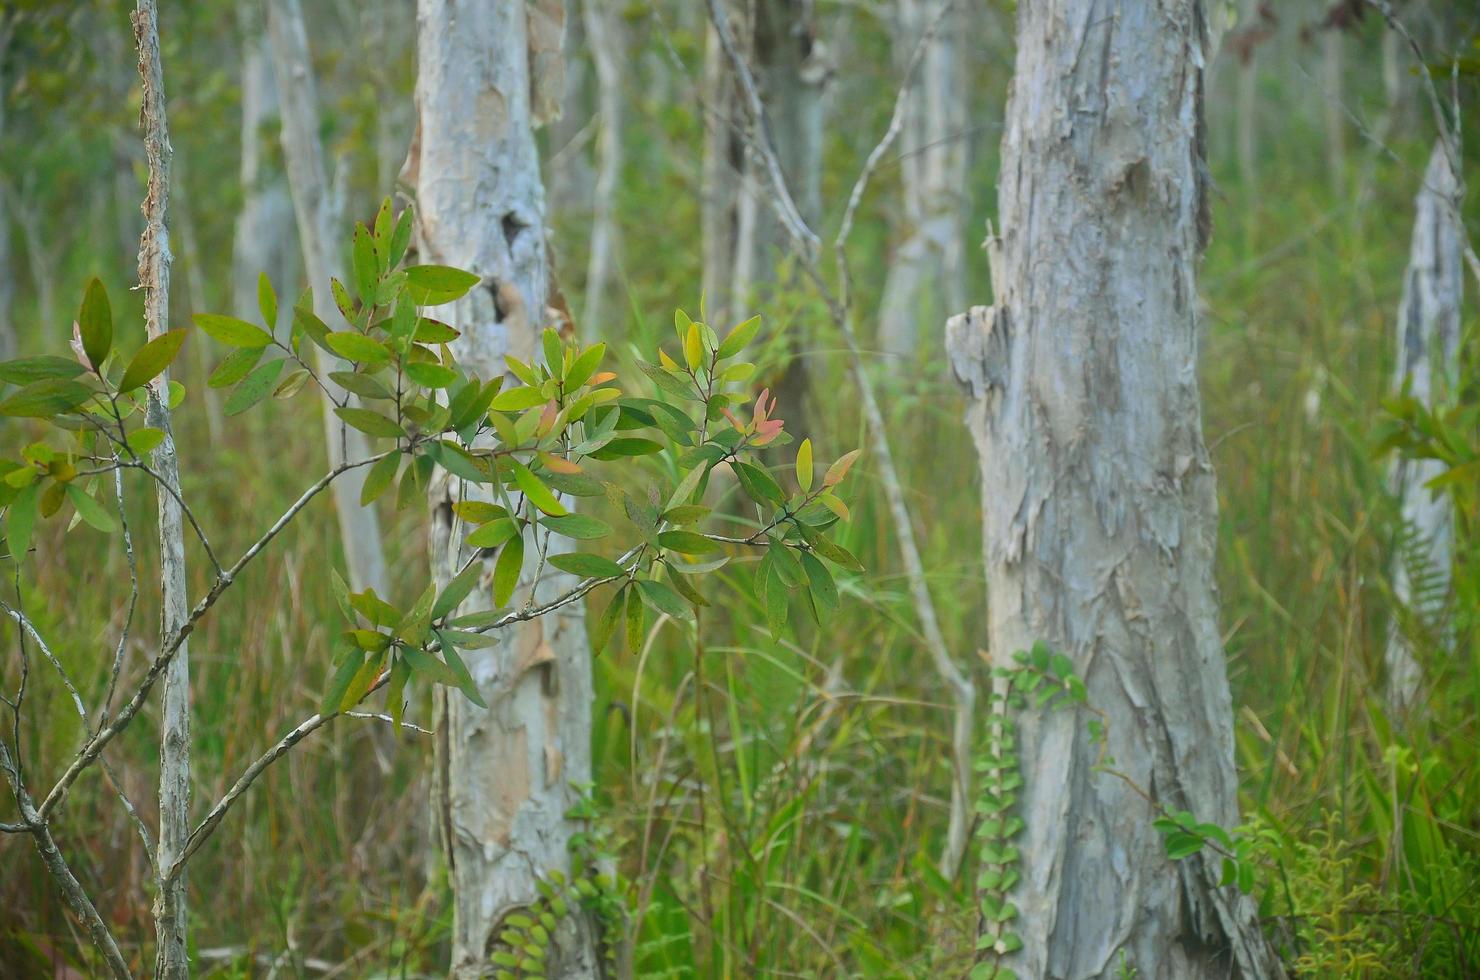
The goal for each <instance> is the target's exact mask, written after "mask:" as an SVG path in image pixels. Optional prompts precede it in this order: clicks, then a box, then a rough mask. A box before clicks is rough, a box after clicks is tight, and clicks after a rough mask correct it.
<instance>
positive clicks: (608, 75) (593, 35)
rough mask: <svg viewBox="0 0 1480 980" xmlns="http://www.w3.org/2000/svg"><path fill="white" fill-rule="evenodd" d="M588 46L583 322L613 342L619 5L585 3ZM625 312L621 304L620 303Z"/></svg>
mask: <svg viewBox="0 0 1480 980" xmlns="http://www.w3.org/2000/svg"><path fill="white" fill-rule="evenodd" d="M581 12H582V14H583V15H584V21H585V27H586V44H587V46H588V47H589V48H590V51H591V61H592V64H593V66H594V67H595V69H596V113H597V122H598V125H599V127H600V128H599V129H598V131H597V135H596V186H595V190H594V195H593V199H592V204H591V243H590V248H591V254H590V257H589V260H588V262H587V265H586V302H585V308H584V309H583V310H582V311H581V319H582V320H583V322H584V323H585V325H586V328H587V331H588V335H589V334H590V332H593V331H594V332H595V334H596V335H597V336H601V337H610V336H613V334H614V332H613V330H612V329H611V324H609V323H607V322H606V321H607V318H608V317H610V316H611V315H612V314H611V313H610V312H609V311H610V310H611V308H612V307H611V306H610V305H609V303H610V300H611V299H612V296H613V293H614V291H615V289H616V286H617V282H616V274H617V263H618V262H619V261H620V256H621V239H620V231H619V229H618V227H617V187H618V184H619V183H620V182H621V179H622V82H623V78H622V75H623V72H622V64H623V62H624V60H625V59H626V57H627V53H626V52H627V44H626V31H625V29H624V27H623V25H622V14H621V11H620V10H619V9H618V8H617V3H616V0H582V3H581ZM616 308H618V309H620V308H621V304H620V303H617V304H616Z"/></svg>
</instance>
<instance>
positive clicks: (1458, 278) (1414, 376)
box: [1385, 141, 1464, 714]
mask: <svg viewBox="0 0 1480 980" xmlns="http://www.w3.org/2000/svg"><path fill="white" fill-rule="evenodd" d="M1463 193H1464V189H1463V186H1462V184H1461V183H1460V181H1459V179H1458V178H1457V176H1456V175H1455V173H1454V170H1453V169H1452V167H1451V165H1450V157H1449V153H1448V152H1447V151H1446V149H1445V146H1444V144H1443V142H1442V141H1440V142H1438V143H1436V144H1435V146H1434V150H1433V153H1432V154H1431V155H1430V157H1429V165H1428V168H1427V169H1426V170H1425V171H1424V178H1423V187H1422V188H1421V189H1420V190H1419V192H1418V197H1417V199H1416V201H1415V202H1414V212H1415V213H1414V219H1413V243H1412V246H1411V249H1410V252H1409V258H1408V269H1407V271H1406V272H1405V273H1404V276H1403V299H1402V303H1401V305H1400V306H1399V307H1398V319H1397V335H1396V340H1397V362H1396V366H1395V370H1394V372H1393V387H1394V389H1395V390H1397V391H1402V390H1403V389H1405V388H1406V389H1407V390H1408V393H1409V394H1410V395H1411V396H1412V397H1414V398H1416V399H1417V400H1418V401H1420V402H1422V403H1423V404H1424V405H1426V406H1429V407H1430V408H1436V407H1438V406H1440V405H1442V404H1443V403H1444V401H1445V400H1446V398H1447V397H1448V396H1449V395H1451V394H1452V393H1453V392H1454V391H1455V390H1456V386H1457V385H1458V384H1459V341H1460V309H1461V304H1462V302H1463V299H1464V265H1463V256H1462V244H1461V243H1462V242H1463V234H1464V232H1463V229H1461V228H1460V227H1459V226H1458V224H1457V218H1456V216H1457V215H1458V214H1459V204H1460V200H1461V197H1462V195H1463ZM1443 472H1444V464H1443V463H1441V462H1439V461H1438V460H1431V459H1424V460H1404V459H1399V460H1398V461H1397V462H1396V463H1395V464H1394V466H1393V470H1392V474H1391V480H1392V487H1393V490H1394V493H1395V494H1396V495H1397V498H1398V505H1399V509H1400V513H1401V515H1402V521H1403V528H1402V537H1401V540H1402V541H1403V542H1404V545H1403V547H1401V548H1399V550H1398V554H1397V556H1396V557H1395V560H1394V562H1393V592H1394V594H1395V595H1396V596H1397V599H1398V601H1399V603H1401V604H1402V605H1403V606H1404V607H1406V608H1407V610H1408V612H1409V614H1410V615H1411V616H1412V618H1413V620H1414V622H1415V624H1416V626H1417V627H1418V628H1419V629H1420V630H1423V631H1426V632H1430V633H1433V634H1435V635H1438V636H1442V635H1444V633H1445V626H1446V624H1445V618H1446V616H1447V612H1448V598H1449V581H1450V563H1451V560H1452V556H1453V550H1454V511H1453V505H1452V503H1451V501H1450V498H1449V495H1448V494H1447V493H1445V492H1444V491H1443V490H1438V491H1434V490H1430V489H1429V488H1428V487H1427V486H1425V484H1427V483H1428V482H1429V481H1430V480H1432V479H1434V478H1435V477H1437V476H1439V475H1440V474H1441V473H1443ZM1385 659H1386V662H1387V670H1388V677H1387V698H1388V704H1389V706H1390V707H1391V708H1392V709H1393V710H1394V711H1395V712H1397V713H1399V714H1406V713H1407V712H1408V711H1409V710H1410V709H1412V708H1413V707H1414V706H1415V704H1416V703H1417V702H1418V700H1419V696H1420V694H1421V691H1422V687H1423V668H1422V667H1421V665H1420V664H1419V662H1418V660H1417V659H1416V658H1415V656H1414V653H1413V644H1412V642H1411V641H1410V639H1409V636H1408V633H1407V632H1406V631H1405V630H1404V628H1403V624H1401V623H1400V622H1399V621H1397V620H1396V619H1395V620H1394V621H1393V622H1392V624H1391V625H1390V626H1389V627H1388V641H1387V650H1386V654H1385Z"/></svg>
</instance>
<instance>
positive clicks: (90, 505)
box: [67, 483, 118, 534]
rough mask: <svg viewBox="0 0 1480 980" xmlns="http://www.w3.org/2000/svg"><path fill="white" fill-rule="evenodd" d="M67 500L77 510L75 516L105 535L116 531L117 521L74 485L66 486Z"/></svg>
mask: <svg viewBox="0 0 1480 980" xmlns="http://www.w3.org/2000/svg"><path fill="white" fill-rule="evenodd" d="M67 499H68V500H70V501H72V506H73V507H75V508H76V509H77V516H79V517H81V518H82V519H83V520H84V521H86V522H87V523H89V524H91V525H92V526H93V527H95V528H97V529H98V530H99V531H102V532H103V533H105V534H112V533H113V532H114V531H116V530H118V521H117V520H116V519H115V518H114V516H113V515H112V514H110V513H108V511H107V509H106V508H104V507H103V505H102V504H100V503H98V502H97V501H96V500H94V499H93V498H91V497H89V496H88V495H87V494H86V493H84V492H83V490H82V488H81V487H79V486H78V485H77V484H75V483H68V484H67Z"/></svg>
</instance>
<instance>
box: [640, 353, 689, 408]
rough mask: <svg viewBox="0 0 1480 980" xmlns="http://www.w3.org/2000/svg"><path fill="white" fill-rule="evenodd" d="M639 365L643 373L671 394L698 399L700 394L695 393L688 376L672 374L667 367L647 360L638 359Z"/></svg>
mask: <svg viewBox="0 0 1480 980" xmlns="http://www.w3.org/2000/svg"><path fill="white" fill-rule="evenodd" d="M637 366H638V368H640V369H641V370H642V373H643V374H645V375H647V376H648V377H649V378H651V379H652V380H653V383H654V384H656V385H657V386H658V387H659V388H662V389H663V390H664V391H666V392H668V393H669V394H670V395H676V396H677V397H679V398H686V399H689V400H690V401H692V400H695V399H697V397H698V396H697V395H696V394H695V393H694V387H693V383H692V382H691V381H689V380H688V379H687V378H682V377H679V376H678V375H675V374H670V373H669V372H668V370H667V368H664V367H662V366H661V365H658V364H649V363H648V362H647V361H638V362H637Z"/></svg>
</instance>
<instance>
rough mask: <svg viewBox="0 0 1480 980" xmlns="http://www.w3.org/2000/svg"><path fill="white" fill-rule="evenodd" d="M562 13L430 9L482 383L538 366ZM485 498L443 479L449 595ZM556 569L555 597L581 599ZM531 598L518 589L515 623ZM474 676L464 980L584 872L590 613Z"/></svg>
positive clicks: (476, 667) (558, 947) (556, 621)
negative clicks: (540, 109) (571, 875)
mask: <svg viewBox="0 0 1480 980" xmlns="http://www.w3.org/2000/svg"><path fill="white" fill-rule="evenodd" d="M554 10H558V4H546V5H545V7H544V9H541V8H539V7H529V6H526V4H525V3H523V2H513V3H497V4H489V3H482V2H479V0H420V2H419V4H418V14H417V51H418V70H417V81H416V111H417V119H418V122H417V134H418V135H417V138H416V139H415V140H414V141H413V151H412V155H411V157H410V159H408V161H407V171H406V173H405V175H404V176H405V177H406V179H407V182H408V183H409V184H411V185H412V186H413V187H415V189H416V201H417V218H418V249H419V254H420V258H421V261H423V262H429V263H439V264H446V265H452V266H456V267H458V268H462V269H467V270H470V271H472V272H474V273H477V274H478V275H480V276H481V277H482V279H483V282H482V285H480V286H478V287H476V288H475V289H474V290H473V291H472V292H471V293H469V294H468V295H467V296H466V297H464V298H463V299H461V300H459V301H458V302H457V303H456V304H453V305H452V306H451V307H449V308H448V309H447V310H445V311H444V312H443V316H445V318H446V319H447V321H448V322H449V323H451V324H452V325H453V326H454V327H455V328H457V329H458V330H460V331H462V336H461V337H460V338H459V339H458V341H457V342H456V345H455V346H456V348H457V355H458V359H459V361H460V362H461V363H462V364H463V365H464V366H465V367H466V368H467V369H468V370H469V371H470V372H473V373H477V374H479V375H481V376H482V377H484V378H489V377H493V376H495V375H498V374H502V373H503V372H504V369H505V368H504V356H505V355H513V356H516V357H519V358H521V359H525V360H529V359H532V358H534V357H535V356H537V355H536V351H537V350H538V349H539V347H540V345H539V343H538V341H537V335H538V332H539V328H540V326H541V324H542V322H543V316H542V314H543V311H544V309H545V300H546V295H547V291H548V288H549V287H548V282H549V270H548V268H547V266H546V262H547V251H546V243H545V195H544V187H543V186H542V185H541V183H540V167H539V156H538V150H537V149H536V146H535V138H534V128H535V126H536V125H537V124H538V123H539V121H540V118H539V116H538V115H537V114H536V112H535V107H536V106H540V105H546V106H548V105H549V104H550V102H551V97H550V93H549V92H548V86H549V85H550V84H551V83H552V82H553V81H555V80H556V79H554V78H553V77H552V76H553V72H552V70H551V69H549V68H548V66H549V57H550V52H551V48H550V40H551V39H550V36H549V34H550V30H551V18H552V17H553V11H554ZM540 17H543V18H544V20H543V23H537V22H536V18H540ZM555 41H556V44H558V36H557V37H556V39H555ZM555 50H556V52H557V53H558V47H557V48H556V49H555ZM539 66H546V70H543V71H542V70H541V68H540V67H539ZM474 489H475V488H473V487H471V486H463V485H461V483H460V481H458V480H456V479H453V478H449V477H448V476H447V475H446V474H442V475H440V476H439V478H438V480H437V481H436V483H435V484H434V493H433V526H432V542H431V553H432V563H433V573H434V575H435V576H436V577H437V578H438V580H439V581H442V582H445V581H447V580H448V579H449V578H450V576H451V575H452V573H453V572H455V571H456V570H457V569H458V568H460V567H461V564H462V563H463V562H464V561H465V560H466V558H467V557H468V552H467V550H466V549H465V548H464V546H463V544H462V541H463V538H464V536H465V535H464V530H465V529H464V528H463V527H462V526H461V523H460V522H459V521H457V520H456V519H455V517H454V515H453V513H452V508H451V502H452V501H453V500H454V499H459V498H460V497H461V495H463V494H470V493H472V492H473V491H474ZM530 553H531V554H532V553H533V551H532V549H531V551H530ZM533 564H534V563H533V562H528V563H526V570H527V571H529V570H532V569H531V568H530V566H532V565H533ZM550 571H551V570H550V569H549V568H547V569H546V570H545V574H544V576H543V578H542V579H541V582H540V585H539V590H538V591H539V596H540V598H541V599H544V598H547V597H553V596H554V595H556V594H557V593H558V592H560V591H563V590H565V589H567V588H569V587H570V586H571V585H572V584H573V580H572V579H571V578H570V577H569V576H566V575H563V574H557V575H551V574H550ZM529 587H530V586H529V582H528V581H527V580H526V581H525V582H523V583H521V585H520V587H519V589H518V591H516V593H515V596H514V600H513V601H514V604H515V606H516V607H517V606H520V605H522V604H523V603H524V602H525V601H526V599H527V597H528V593H529ZM474 594H475V597H476V596H480V595H481V596H482V597H483V598H482V599H481V600H479V599H477V598H475V599H472V600H470V605H472V604H476V603H478V602H479V601H481V602H482V603H483V604H485V605H486V604H487V602H488V599H487V595H488V592H487V589H486V588H485V589H480V590H477V591H475V593H474ZM467 664H468V668H469V670H470V672H471V673H472V675H473V678H474V680H475V682H476V683H477V685H478V688H479V690H480V691H481V692H482V693H483V697H484V700H485V701H486V702H487V703H488V705H489V708H488V709H487V710H485V709H482V708H478V707H477V706H475V705H473V704H472V703H471V702H469V701H468V700H467V699H466V698H464V697H462V696H461V695H459V694H456V693H455V692H454V693H453V694H451V695H450V696H443V695H439V697H438V718H437V722H436V726H435V727H436V730H437V735H438V737H437V769H436V775H435V788H434V799H433V807H434V819H435V821H436V826H437V827H438V833H439V836H440V838H441V839H440V843H441V845H442V847H443V849H444V854H445V857H446V860H447V863H448V868H449V872H450V875H451V879H452V889H453V902H454V907H453V936H452V973H453V975H454V976H457V977H475V976H481V975H482V972H481V971H483V970H485V969H487V967H488V954H489V952H490V950H491V949H492V948H494V946H495V944H496V943H497V937H498V934H499V932H500V931H501V927H502V923H503V921H504V919H505V917H506V916H508V915H510V914H511V913H514V912H516V911H518V910H519V909H521V908H524V907H526V906H528V905H529V904H530V903H531V902H533V901H534V900H535V899H536V898H537V897H538V893H537V891H536V883H537V882H539V881H540V880H541V879H542V878H544V877H545V876H546V875H547V874H548V873H549V872H550V871H552V870H555V869H560V870H562V871H565V870H568V869H569V867H570V854H569V844H570V839H571V835H572V834H573V833H574V832H576V831H577V830H578V829H579V826H578V825H577V824H576V823H575V822H573V821H571V820H568V819H567V818H566V816H565V814H566V813H567V811H568V810H569V808H570V807H571V806H572V804H574V803H575V802H576V800H577V798H578V794H577V791H576V790H575V789H574V788H573V787H574V786H576V785H577V784H580V783H583V782H586V781H588V780H589V779H590V776H591V756H590V737H591V699H592V687H591V684H592V682H591V664H590V659H589V653H588V651H587V643H586V633H585V626H584V619H583V615H582V612H581V606H580V604H579V603H576V604H572V605H570V606H566V607H564V608H563V609H562V610H560V611H559V612H557V613H555V614H552V615H550V616H547V617H544V618H541V619H537V620H533V621H531V622H528V623H524V624H520V625H518V626H515V627H512V628H510V629H509V630H508V631H507V632H506V633H505V634H504V635H503V636H501V637H500V642H499V643H498V644H497V645H496V646H494V647H491V648H489V649H487V650H482V651H477V652H470V653H469V655H468V656H467ZM596 942H597V937H596V931H595V928H594V925H593V922H592V920H591V919H590V918H589V917H588V916H586V915H585V914H584V913H583V912H581V911H579V910H574V911H573V913H572V914H571V915H570V916H568V917H566V918H564V919H562V920H561V923H560V927H559V928H558V929H557V930H556V932H555V935H554V937H553V941H552V945H551V950H550V954H549V957H550V958H549V964H550V966H549V970H548V972H547V974H546V975H547V976H550V977H560V978H588V977H595V976H598V975H599V957H598V955H597V948H596Z"/></svg>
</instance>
